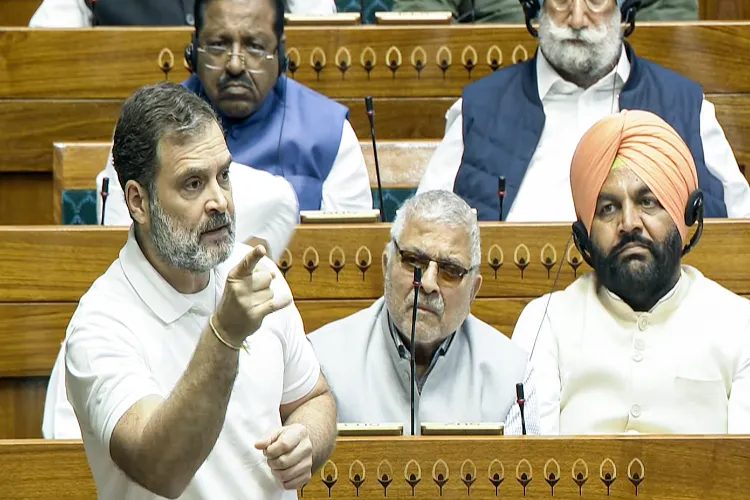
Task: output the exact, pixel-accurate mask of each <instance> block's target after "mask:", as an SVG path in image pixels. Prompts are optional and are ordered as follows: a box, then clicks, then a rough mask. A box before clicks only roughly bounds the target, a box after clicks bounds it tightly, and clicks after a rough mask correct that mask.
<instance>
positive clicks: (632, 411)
mask: <svg viewBox="0 0 750 500" xmlns="http://www.w3.org/2000/svg"><path fill="white" fill-rule="evenodd" d="M630 414H631V415H633V417H635V418H638V417H640V416H641V407H640V406H638V405H633V406H632V407H631V408H630Z"/></svg>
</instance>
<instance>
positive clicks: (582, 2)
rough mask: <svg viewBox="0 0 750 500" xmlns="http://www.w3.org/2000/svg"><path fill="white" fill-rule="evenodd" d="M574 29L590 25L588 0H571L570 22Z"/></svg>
mask: <svg viewBox="0 0 750 500" xmlns="http://www.w3.org/2000/svg"><path fill="white" fill-rule="evenodd" d="M569 26H570V27H571V28H572V29H574V30H581V29H584V28H587V27H588V26H589V17H588V5H586V0H570V23H569Z"/></svg>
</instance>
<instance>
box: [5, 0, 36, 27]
mask: <svg viewBox="0 0 750 500" xmlns="http://www.w3.org/2000/svg"><path fill="white" fill-rule="evenodd" d="M41 4H42V0H0V26H28V25H29V21H31V16H33V15H34V12H36V9H38V8H39V6H40V5H41Z"/></svg>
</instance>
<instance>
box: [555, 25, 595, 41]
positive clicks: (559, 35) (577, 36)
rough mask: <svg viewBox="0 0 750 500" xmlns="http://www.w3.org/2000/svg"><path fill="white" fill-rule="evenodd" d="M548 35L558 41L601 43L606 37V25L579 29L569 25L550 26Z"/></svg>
mask: <svg viewBox="0 0 750 500" xmlns="http://www.w3.org/2000/svg"><path fill="white" fill-rule="evenodd" d="M549 34H550V36H551V37H552V38H553V39H554V40H557V41H560V42H572V41H579V42H586V43H588V44H598V43H602V42H603V41H604V40H605V39H606V38H607V28H606V26H601V27H599V28H583V29H581V30H574V29H573V28H570V27H569V26H555V25H554V24H553V25H552V26H551V28H550V31H549Z"/></svg>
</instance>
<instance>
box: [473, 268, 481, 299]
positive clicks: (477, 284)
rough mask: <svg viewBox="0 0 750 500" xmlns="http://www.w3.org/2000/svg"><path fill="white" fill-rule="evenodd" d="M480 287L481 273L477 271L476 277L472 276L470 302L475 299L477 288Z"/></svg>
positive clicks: (477, 293)
mask: <svg viewBox="0 0 750 500" xmlns="http://www.w3.org/2000/svg"><path fill="white" fill-rule="evenodd" d="M481 289H482V275H481V274H479V273H477V276H476V278H474V283H473V288H472V290H471V303H472V304H473V303H474V300H476V298H477V295H479V290H481Z"/></svg>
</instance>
